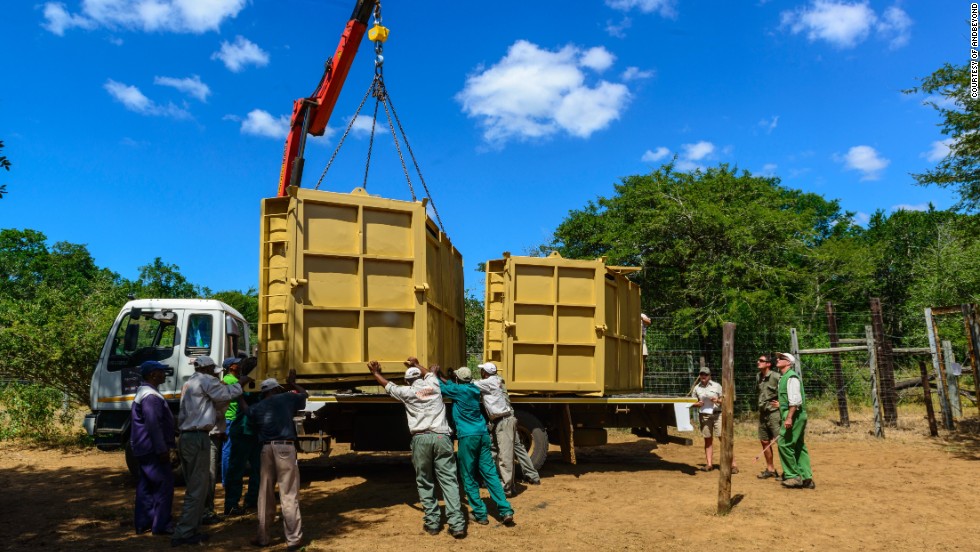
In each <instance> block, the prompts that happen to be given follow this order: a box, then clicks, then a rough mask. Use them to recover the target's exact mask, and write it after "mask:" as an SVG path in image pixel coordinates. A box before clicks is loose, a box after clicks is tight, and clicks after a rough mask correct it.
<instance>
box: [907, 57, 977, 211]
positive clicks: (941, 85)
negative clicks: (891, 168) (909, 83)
mask: <svg viewBox="0 0 980 552" xmlns="http://www.w3.org/2000/svg"><path fill="white" fill-rule="evenodd" d="M920 91H921V92H923V93H925V94H930V100H929V101H928V103H929V104H930V105H932V107H934V108H935V109H936V111H938V112H939V116H940V117H941V118H942V123H940V125H939V126H940V128H941V131H942V133H943V135H945V136H948V137H949V140H950V144H949V146H950V151H949V155H947V156H946V157H945V158H943V159H942V160H941V161H940V162H939V164H938V165H936V167H935V168H934V169H932V170H929V171H926V172H924V173H922V174H915V175H912V176H913V177H914V178H915V180H916V181H917V182H918V183H919V184H922V185H924V186H925V185H931V184H935V185H937V186H940V187H943V188H953V189H955V190H956V191H957V193H958V194H959V196H960V201H959V203H958V204H957V208H960V209H963V210H965V211H967V212H973V211H977V210H978V209H980V133H978V132H977V131H978V130H980V99H978V98H973V97H971V94H970V67H969V65H968V64H963V65H951V64H949V63H947V64H945V65H943V66H942V67H940V68H939V69H937V70H936V71H935V72H934V73H932V74H931V75H929V76H928V77H925V78H924V79H922V81H921V84H920V86H918V87H915V88H911V89H909V90H906V91H905V92H906V93H909V94H912V93H918V92H920ZM936 96H938V97H939V98H940V100H938V101H934V100H932V98H933V97H936Z"/></svg>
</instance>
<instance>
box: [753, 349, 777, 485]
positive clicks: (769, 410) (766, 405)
mask: <svg viewBox="0 0 980 552" xmlns="http://www.w3.org/2000/svg"><path fill="white" fill-rule="evenodd" d="M772 357H773V355H760V356H759V360H758V361H757V362H756V366H757V367H758V369H759V373H758V374H757V375H756V378H755V387H756V391H758V396H759V401H758V406H759V444H760V445H762V454H763V455H764V456H765V457H766V469H764V470H762V473H760V474H759V475H758V477H759V479H769V478H770V477H779V473H778V472H777V471H776V465H775V464H774V463H773V453H772V443H773V441H775V440H776V439H778V438H779V428H780V425H781V420H780V414H779V372H777V371H776V370H774V369H773V368H774V367H773V365H772Z"/></svg>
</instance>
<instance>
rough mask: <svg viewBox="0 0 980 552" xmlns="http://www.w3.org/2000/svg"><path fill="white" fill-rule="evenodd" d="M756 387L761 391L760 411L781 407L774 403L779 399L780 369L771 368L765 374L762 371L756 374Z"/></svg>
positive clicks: (770, 410) (772, 410)
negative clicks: (773, 403)
mask: <svg viewBox="0 0 980 552" xmlns="http://www.w3.org/2000/svg"><path fill="white" fill-rule="evenodd" d="M755 388H756V390H757V391H758V392H759V412H762V413H766V412H775V411H776V410H778V409H779V407H776V406H773V405H772V401H776V400H779V370H773V369H772V368H770V369H769V373H767V374H766V375H765V376H763V375H762V373H761V372H760V373H758V374H756V376H755Z"/></svg>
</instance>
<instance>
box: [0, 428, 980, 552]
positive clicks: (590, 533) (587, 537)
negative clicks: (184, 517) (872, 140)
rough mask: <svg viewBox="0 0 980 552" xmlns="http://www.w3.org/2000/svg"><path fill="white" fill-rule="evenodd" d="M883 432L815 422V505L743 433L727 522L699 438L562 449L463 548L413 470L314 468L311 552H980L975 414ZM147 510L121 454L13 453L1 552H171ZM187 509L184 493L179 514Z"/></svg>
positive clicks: (318, 461)
mask: <svg viewBox="0 0 980 552" xmlns="http://www.w3.org/2000/svg"><path fill="white" fill-rule="evenodd" d="M852 418H853V416H852ZM869 429H870V423H869V421H868V420H859V421H857V422H854V423H852V425H851V427H850V428H849V429H842V428H839V427H838V426H837V425H835V424H834V423H831V422H829V421H826V420H819V419H818V420H811V423H810V431H809V435H808V442H809V448H810V452H811V457H812V459H813V469H814V481H815V482H816V484H817V488H816V490H812V491H811V490H789V489H783V488H781V487H780V485H779V484H778V483H775V482H774V481H773V480H766V481H762V480H759V479H757V478H756V474H757V473H758V472H759V471H760V470H761V466H762V460H761V459H760V461H759V462H758V463H755V462H753V458H754V457H755V456H756V455H757V454H759V452H760V447H759V445H758V442H757V441H755V440H754V435H755V433H754V429H753V426H752V425H751V424H750V423H740V424H738V425H737V428H736V439H735V455H736V460H737V463H738V466H739V468H740V470H741V472H740V473H739V474H737V475H734V476H733V480H732V495H733V497H734V501H735V502H736V505H735V506H734V509H733V510H732V512H731V513H730V514H729V515H727V516H717V515H716V514H715V512H716V507H717V497H718V486H719V472H718V471H714V472H708V473H705V472H701V471H699V470H698V468H699V467H700V466H701V465H703V463H704V457H703V449H702V446H701V441H700V438H695V442H694V445H693V446H681V445H675V444H670V445H657V444H656V443H655V442H654V441H652V440H649V439H642V438H637V437H635V436H632V435H630V434H629V433H626V432H620V431H616V432H611V433H610V444H608V445H605V446H602V447H593V448H580V449H578V461H579V462H578V464H577V465H574V466H573V465H568V464H565V463H563V462H562V460H561V454H560V452H559V451H558V450H557V448H555V447H552V450H551V452H550V453H549V458H548V462H547V464H546V465H545V467H544V468H543V470H542V479H543V484H542V485H541V486H535V487H526V488H523V489H522V490H521V492H520V494H519V495H518V496H517V497H516V498H514V499H513V505H514V508H515V510H516V511H517V514H516V521H517V525H516V527H512V528H507V527H504V526H502V525H500V524H499V523H496V522H494V521H491V524H490V525H489V526H479V525H475V524H473V525H471V526H470V532H469V536H468V537H467V538H466V539H465V540H463V541H455V540H454V539H452V537H450V536H449V535H448V534H447V533H446V532H445V531H443V532H442V533H441V534H439V535H438V536H429V535H427V534H425V533H423V532H422V514H421V512H420V510H419V505H418V495H417V494H416V491H415V487H414V483H413V471H412V467H411V463H410V461H409V458H408V456H407V455H406V454H400V453H399V454H357V453H350V452H347V451H345V450H344V449H340V448H338V449H335V450H334V454H333V455H331V456H330V457H327V458H323V457H312V456H304V457H303V458H302V459H301V479H302V482H303V488H302V491H301V495H300V502H301V509H302V514H303V526H304V532H305V538H306V541H307V542H308V543H309V545H308V546H307V550H311V551H312V550H345V551H348V550H350V551H357V550H364V551H372V552H377V551H379V550H398V549H400V550H416V549H436V548H440V549H444V548H451V549H458V550H488V551H490V550H492V551H494V552H500V551H502V550H524V549H528V548H534V549H539V550H677V549H685V550H689V551H691V550H708V549H712V550H725V551H728V550H762V549H772V550H794V551H795V550H832V549H837V550H885V549H888V550H943V549H947V550H976V548H975V547H974V546H972V545H970V544H969V543H970V542H971V541H972V538H971V537H970V536H969V533H968V531H969V529H968V528H969V527H971V526H972V525H973V524H974V521H975V519H976V517H977V514H978V513H980V507H978V506H977V504H978V501H977V495H976V491H975V489H976V487H975V484H976V481H977V476H978V474H980V432H978V431H980V423H978V419H977V417H976V413H975V411H974V412H972V413H970V418H969V419H968V420H966V421H964V422H962V423H960V424H959V426H958V429H957V430H956V431H955V432H951V433H948V434H945V433H944V435H943V436H942V437H941V438H939V439H930V438H929V437H928V431H927V429H926V425H925V423H924V421H923V419H922V416H921V414H919V415H916V414H914V413H912V414H909V413H903V415H902V417H901V419H900V425H899V428H898V429H890V430H888V432H887V438H886V439H884V440H878V439H875V438H873V437H871V436H869ZM689 435H690V434H689ZM717 454H718V453H717V451H716V455H717ZM221 492H222V491H221V490H220V486H219V490H218V504H219V508H220V504H221V501H222V495H221ZM133 496H134V481H133V479H132V478H131V477H130V475H129V474H128V472H127V471H126V469H125V462H124V460H123V456H122V454H121V453H107V452H99V451H96V450H84V451H79V452H72V453H65V452H63V451H59V450H45V449H37V448H28V447H25V446H23V445H18V444H12V443H9V442H7V443H0V549H4V550H29V549H30V550H135V549H147V550H154V549H160V550H164V549H167V550H169V549H170V548H169V540H168V539H166V538H164V537H153V536H150V535H140V536H137V535H135V534H133V527H132V522H131V508H132V500H133ZM182 497H183V489H182V488H178V489H177V496H176V497H175V501H174V508H175V511H176V512H179V508H180V504H181V501H182ZM254 531H255V517H254V515H253V516H246V517H241V518H233V519H228V520H226V521H225V522H223V523H221V524H219V525H216V526H213V527H211V528H210V533H211V542H210V543H209V544H208V545H207V548H209V549H213V550H238V549H243V548H244V549H247V548H249V546H248V540H249V539H251V538H252V537H253V536H254ZM273 535H274V540H273V545H274V546H273V548H272V549H273V550H282V549H284V548H285V545H284V542H283V540H282V531H281V524H278V523H277V524H276V526H275V530H274V532H273Z"/></svg>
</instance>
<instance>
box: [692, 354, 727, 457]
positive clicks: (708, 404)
mask: <svg viewBox="0 0 980 552" xmlns="http://www.w3.org/2000/svg"><path fill="white" fill-rule="evenodd" d="M722 393H723V392H722V388H721V384H720V383H718V382H717V381H713V380H712V379H711V369H710V368H708V367H707V366H702V367H701V370H700V371H699V372H698V382H697V384H695V385H694V389H693V390H692V391H691V396H692V397H694V398H695V399H697V402H696V403H694V406H695V407H696V408H697V409H698V422H699V423H700V426H701V436H702V437H704V459H705V463H704V468H702V470H703V471H711V470H713V469H715V466H714V441H715V437H719V436H721V401H722V399H723V398H724V395H723V394H722ZM732 473H738V466H736V465H735V458H734V457H732Z"/></svg>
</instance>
